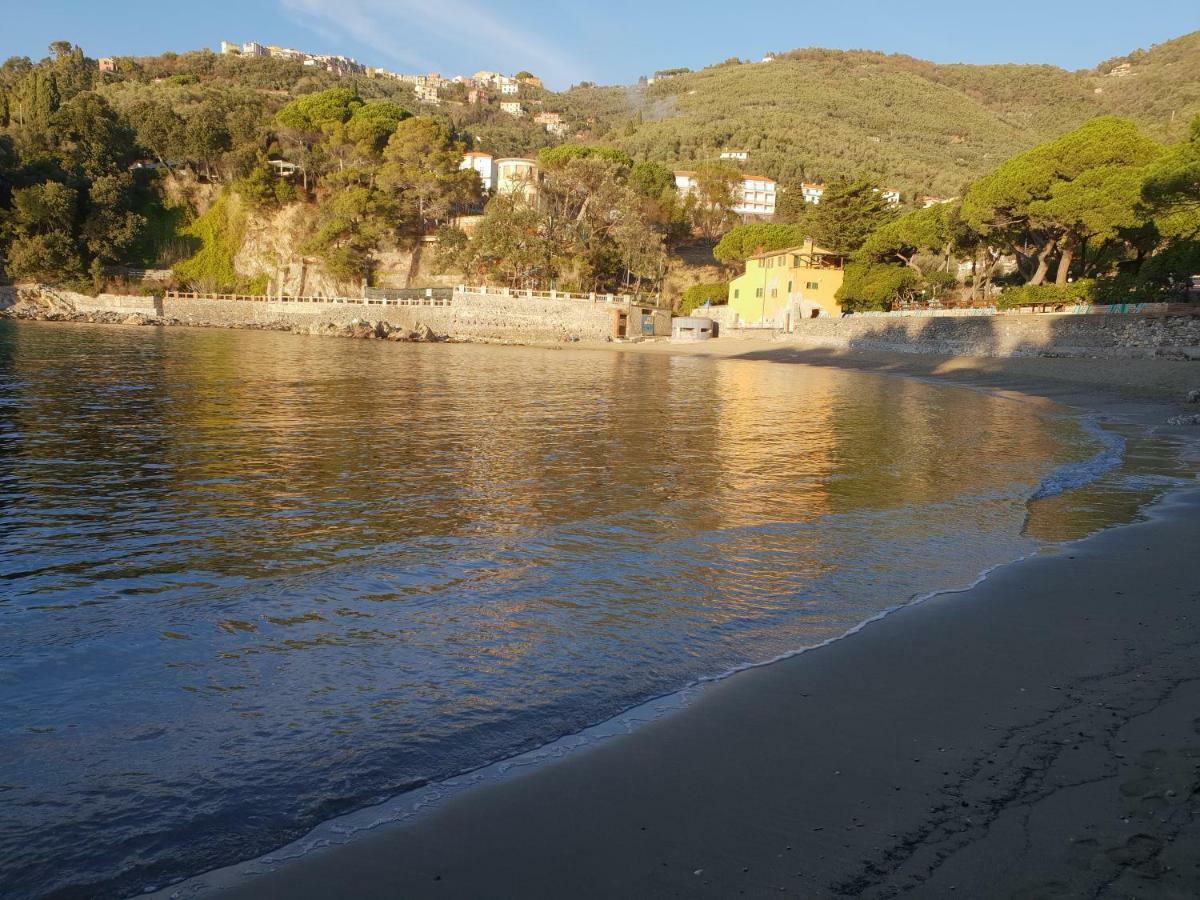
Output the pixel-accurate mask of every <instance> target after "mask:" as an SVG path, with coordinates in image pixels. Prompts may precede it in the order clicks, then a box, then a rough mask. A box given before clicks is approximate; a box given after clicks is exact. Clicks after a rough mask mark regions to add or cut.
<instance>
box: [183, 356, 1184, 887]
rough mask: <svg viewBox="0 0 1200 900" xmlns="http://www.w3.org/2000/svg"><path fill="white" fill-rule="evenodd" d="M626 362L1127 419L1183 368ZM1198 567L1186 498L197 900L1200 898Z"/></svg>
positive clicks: (1161, 411) (1065, 363)
mask: <svg viewBox="0 0 1200 900" xmlns="http://www.w3.org/2000/svg"><path fill="white" fill-rule="evenodd" d="M596 349H599V348H596ZM606 349H608V348H606ZM624 349H629V350H632V351H634V352H652V353H656V352H672V353H691V354H701V355H710V356H724V357H735V358H746V359H770V360H774V361H777V362H803V363H806V364H815V365H838V366H845V367H850V368H856V369H864V370H868V371H878V372H891V373H893V374H899V375H904V376H907V377H918V378H930V379H933V380H937V381H946V382H950V383H957V384H963V385H967V386H971V387H977V388H982V389H987V390H997V391H1001V392H1012V393H1014V394H1030V395H1036V396H1040V397H1049V398H1052V399H1055V400H1059V401H1061V402H1064V403H1067V404H1069V405H1073V406H1076V407H1077V408H1080V409H1087V410H1089V411H1097V410H1102V411H1103V412H1105V413H1106V414H1107V415H1110V416H1115V417H1118V418H1123V419H1127V420H1131V421H1142V422H1143V423H1148V424H1159V423H1162V422H1163V421H1165V417H1166V416H1167V415H1169V414H1172V413H1176V412H1180V411H1187V409H1186V407H1182V406H1180V405H1179V403H1178V401H1179V400H1180V398H1181V397H1182V395H1183V394H1184V393H1185V392H1186V389H1188V388H1191V387H1196V386H1200V367H1196V366H1194V365H1190V364H1187V363H1172V362H1159V361H1143V360H1134V361H1115V360H1100V361H1098V360H1078V359H1032V358H1031V359H1004V360H1000V359H963V358H953V359H951V358H939V357H927V356H908V355H905V354H890V353H853V354H849V353H834V352H828V351H806V350H803V349H802V348H798V347H789V346H787V345H772V344H764V345H747V344H746V343H745V342H739V341H719V342H713V343H712V344H709V345H703V346H702V347H682V348H681V347H679V346H672V345H661V344H652V345H637V346H634V347H630V348H624ZM1191 409H1192V410H1193V411H1194V410H1195V407H1192V408H1191ZM1172 430H1176V431H1178V429H1172ZM1198 548H1200V490H1194V489H1188V490H1186V491H1181V492H1177V493H1175V494H1174V495H1171V496H1170V497H1168V498H1167V499H1166V500H1164V501H1162V502H1160V503H1159V504H1157V505H1156V506H1154V507H1153V508H1152V509H1150V510H1149V511H1148V512H1147V515H1146V519H1145V520H1144V521H1141V522H1138V523H1135V524H1131V525H1126V526H1122V527H1120V528H1114V529H1110V530H1108V531H1105V532H1102V533H1100V534H1098V535H1095V536H1093V537H1091V538H1088V539H1086V540H1084V541H1080V542H1076V543H1074V544H1069V545H1067V546H1065V547H1064V548H1062V549H1061V550H1060V551H1059V552H1055V553H1053V554H1046V555H1042V556H1039V557H1035V558H1033V559H1028V560H1025V561H1022V562H1018V563H1013V564H1011V565H1008V566H1005V567H1003V568H1001V569H999V570H997V571H996V572H994V573H993V574H992V575H991V576H990V577H989V578H987V579H986V580H985V581H983V582H982V583H981V584H979V585H977V586H976V587H974V588H972V589H970V590H967V591H964V592H959V593H956V594H946V595H942V596H939V597H936V598H934V599H932V600H929V601H926V602H925V603H923V604H919V605H916V606H910V607H908V608H906V609H903V610H901V611H899V612H897V613H894V614H893V615H891V616H888V617H886V618H884V619H882V620H880V621H877V622H874V623H872V624H870V625H868V626H866V627H865V628H863V629H862V630H861V631H860V632H858V633H857V634H855V635H852V636H850V637H848V638H846V639H843V640H840V641H837V642H834V643H832V644H829V645H827V646H825V647H822V648H818V649H815V650H812V651H810V652H807V653H804V654H801V655H799V656H796V657H793V658H791V659H788V660H784V661H782V662H778V663H775V664H772V665H769V666H765V667H761V668H757V669H752V670H748V671H746V672H742V673H740V674H738V675H736V676H733V677H731V678H729V679H727V680H725V681H722V682H720V683H717V684H715V685H712V686H710V687H709V688H707V689H706V690H705V691H703V692H702V694H701V696H700V697H699V699H698V700H696V701H695V702H694V703H693V704H692V705H690V706H688V707H687V708H685V709H684V710H682V711H679V712H676V713H674V714H672V715H670V716H667V717H665V718H663V719H661V720H659V721H656V722H653V723H651V724H648V725H646V726H644V727H642V728H639V729H638V730H636V731H635V732H634V733H632V734H630V735H627V736H621V737H617V738H612V739H610V740H607V741H604V742H602V743H600V744H599V745H597V746H595V747H593V748H591V749H588V750H585V751H582V752H578V753H575V754H572V755H570V756H568V757H567V758H565V759H563V760H561V761H558V762H555V763H551V764H548V765H545V766H543V767H540V768H537V769H535V770H533V771H531V772H528V773H526V774H522V775H517V776H514V777H511V778H508V779H507V780H502V781H499V782H497V783H492V784H488V785H486V786H482V787H478V788H474V789H471V790H469V791H466V792H464V793H461V794H459V795H457V796H455V797H453V798H452V799H449V800H447V801H446V802H444V803H443V804H441V805H439V806H437V807H436V808H434V809H433V810H432V811H430V812H428V813H424V814H422V815H420V816H419V817H418V818H417V819H415V820H414V821H413V822H411V823H409V824H404V825H394V826H385V827H381V828H379V829H377V830H375V831H374V832H371V833H368V834H366V835H363V836H361V837H360V838H358V839H355V840H352V841H351V842H349V843H347V844H345V845H343V846H340V847H335V848H331V849H328V850H325V851H318V852H314V853H312V854H310V855H308V856H306V857H304V858H302V859H300V860H297V861H294V862H290V863H286V864H283V865H281V866H280V867H279V868H278V869H277V870H276V871H274V872H271V873H268V874H265V875H260V876H256V877H254V878H251V879H248V880H246V881H244V882H242V883H240V884H236V885H235V886H233V887H226V888H224V889H221V890H219V891H218V892H217V895H218V896H221V897H239V898H241V897H244V898H262V897H289V898H290V897H300V898H307V897H313V898H316V897H332V896H354V897H363V898H375V897H379V898H382V897H454V898H459V897H547V898H549V897H568V896H569V897H733V896H749V897H755V896H779V895H780V894H782V895H785V896H788V895H790V896H800V897H829V896H868V897H886V896H895V895H899V894H906V893H907V894H910V895H913V896H921V897H973V898H974V897H1012V896H1020V897H1058V896H1063V897H1079V896H1088V897H1101V896H1113V897H1127V896H1133V897H1193V896H1200V552H1198ZM169 893H171V891H165V892H164V894H169Z"/></svg>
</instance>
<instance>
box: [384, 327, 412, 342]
mask: <svg viewBox="0 0 1200 900" xmlns="http://www.w3.org/2000/svg"><path fill="white" fill-rule="evenodd" d="M387 339H388V340H389V341H392V342H393V343H400V342H402V341H407V340H408V332H406V331H403V330H401V329H396V330H395V331H393V332H392V333H391V334H389V335H388V336H387Z"/></svg>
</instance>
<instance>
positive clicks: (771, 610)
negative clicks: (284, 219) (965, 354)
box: [0, 323, 1094, 896]
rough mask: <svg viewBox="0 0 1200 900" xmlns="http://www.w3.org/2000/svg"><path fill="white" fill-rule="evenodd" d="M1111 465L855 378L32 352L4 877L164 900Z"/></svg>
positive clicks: (497, 352)
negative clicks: (182, 879) (1062, 476)
mask: <svg viewBox="0 0 1200 900" xmlns="http://www.w3.org/2000/svg"><path fill="white" fill-rule="evenodd" d="M1093 451H1094V448H1093V446H1092V442H1091V441H1090V439H1088V438H1086V437H1085V436H1084V435H1083V434H1082V433H1081V432H1080V430H1079V429H1078V427H1077V426H1076V425H1075V424H1073V423H1072V422H1070V421H1069V420H1067V419H1064V418H1061V417H1058V416H1056V415H1051V414H1049V410H1042V409H1039V408H1037V407H1036V406H1034V405H1029V404H1018V403H1013V402H1010V401H1005V400H1000V399H996V398H991V397H987V396H983V395H980V394H976V393H973V392H970V391H965V390H952V389H944V388H937V387H931V386H928V385H922V384H917V383H915V382H908V381H903V380H891V379H887V378H881V377H873V376H868V375H861V374H851V373H843V372H837V371H834V370H831V369H806V368H802V367H795V366H775V365H766V364H762V363H753V362H745V361H740V362H739V361H733V360H730V361H711V360H701V359H695V358H687V357H663V356H649V355H646V356H642V355H631V354H620V353H582V352H562V351H547V350H530V349H519V348H487V347H465V346H433V347H430V346H419V345H418V346H406V345H391V344H363V343H357V342H348V341H339V340H319V339H306V338H296V337H293V336H289V335H278V334H269V333H255V332H216V331H185V330H175V331H150V330H143V329H138V330H133V329H128V330H126V329H104V328H84V327H69V326H43V325H35V324H29V325H26V324H21V325H8V324H4V323H0V501H2V503H0V591H2V595H0V659H2V660H3V669H2V671H0V716H2V721H3V723H4V724H3V730H2V731H0V758H2V759H3V760H4V762H3V763H0V767H2V769H0V771H2V775H0V783H2V788H3V790H4V798H5V801H6V802H5V804H4V806H3V810H2V811H0V860H2V861H0V880H3V881H4V882H5V883H6V884H7V885H9V886H11V892H12V893H13V894H14V895H15V896H28V895H34V894H37V893H40V892H45V891H48V890H51V889H62V890H68V888H69V886H71V885H76V886H77V890H78V893H80V894H81V895H87V896H103V895H105V894H117V893H120V892H122V891H124V892H130V891H137V890H139V889H140V888H141V887H142V886H144V885H145V884H147V883H153V882H156V881H160V880H161V879H164V878H169V877H176V876H180V875H183V874H186V873H188V872H194V871H197V870H201V869H204V868H207V867H210V866H213V865H216V864H219V863H224V862H229V861H231V860H232V859H234V858H238V857H242V856H245V855H248V854H254V853H258V852H263V851H266V850H268V849H270V848H272V847H274V846H277V845H279V844H281V843H283V842H284V841H285V840H286V839H288V838H290V837H294V836H296V835H297V834H298V833H300V832H302V831H303V830H305V828H306V827H308V826H310V825H311V824H313V823H314V822H315V821H317V820H320V819H322V818H326V817H328V816H330V815H332V814H334V813H336V812H339V811H344V810H345V809H347V808H349V807H352V806H354V805H358V804H361V803H364V802H367V801H369V800H371V799H375V798H378V797H381V796H384V795H386V794H389V793H392V792H395V791H398V790H401V789H403V788H405V787H407V786H411V785H415V784H418V783H421V782H422V781H424V780H427V779H431V778H437V777H441V776H444V775H447V774H450V773H453V772H455V771H459V770H461V769H463V768H466V767H469V766H473V765H477V764H479V763H481V762H483V761H486V760H490V759H496V758H498V757H501V756H503V755H507V754H509V753H512V752H514V751H517V750H520V749H525V748H529V747H532V746H535V745H537V744H540V743H542V742H544V741H546V740H548V739H550V738H553V737H555V736H557V735H560V734H563V733H566V732H568V731H571V730H575V729H577V728H580V727H582V726H584V725H587V724H590V723H594V722H596V721H599V720H602V719H604V718H606V717H607V716H609V715H611V714H613V713H615V712H617V711H619V710H620V709H623V708H625V707H627V706H629V705H631V704H632V703H635V702H637V701H639V700H641V699H644V698H646V697H648V696H651V695H655V694H660V693H663V692H665V691H669V690H673V689H676V688H678V687H680V686H681V685H683V684H685V683H687V682H688V681H690V680H692V679H694V678H696V677H698V676H700V675H704V674H714V673H718V672H721V671H724V670H727V669H728V668H730V667H732V666H734V665H737V664H739V663H742V662H745V661H748V660H756V659H763V658H767V657H770V656H773V655H775V654H777V653H779V652H782V651H784V650H787V649H791V648H794V647H797V646H802V645H805V644H810V643H814V642H816V641H819V640H822V639H824V638H826V637H829V636H831V635H834V634H838V633H841V632H842V631H844V630H845V629H846V628H848V627H850V626H851V625H853V624H854V623H856V622H858V621H861V620H862V619H863V618H865V617H867V616H869V615H872V614H874V613H875V612H877V611H878V610H880V609H883V608H887V607H889V606H892V605H894V604H896V603H898V602H902V601H903V600H905V599H907V598H908V597H910V596H912V595H914V594H919V593H924V592H927V591H931V590H934V589H936V588H939V587H944V586H946V585H950V584H958V583H962V582H964V581H968V580H970V579H971V578H972V577H973V576H974V575H975V574H976V573H977V572H979V571H980V570H982V569H983V568H986V567H987V566H989V565H992V564H994V563H996V562H999V561H1002V560H1005V559H1010V558H1013V557H1015V556H1017V555H1019V554H1021V553H1023V552H1026V551H1027V550H1028V549H1030V548H1031V547H1032V546H1033V545H1034V542H1033V540H1032V539H1031V538H1030V537H1029V536H1027V535H1023V534H1022V533H1021V527H1022V523H1023V521H1024V518H1025V515H1026V509H1025V498H1026V497H1027V496H1028V495H1029V494H1030V492H1031V491H1032V489H1033V487H1034V486H1035V485H1036V484H1038V483H1039V482H1040V480H1041V479H1042V478H1043V477H1044V476H1045V475H1046V474H1047V473H1048V472H1049V471H1050V470H1051V469H1053V468H1054V467H1055V466H1056V465H1058V464H1059V463H1061V462H1063V461H1067V460H1078V459H1082V458H1084V457H1086V456H1087V455H1089V454H1090V453H1091V452H1093ZM1036 531H1037V529H1035V532H1036Z"/></svg>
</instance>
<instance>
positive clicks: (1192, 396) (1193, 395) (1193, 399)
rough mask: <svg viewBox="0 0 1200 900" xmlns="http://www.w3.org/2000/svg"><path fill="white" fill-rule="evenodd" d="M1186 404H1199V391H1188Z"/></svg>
mask: <svg viewBox="0 0 1200 900" xmlns="http://www.w3.org/2000/svg"><path fill="white" fill-rule="evenodd" d="M1187 400H1188V403H1200V390H1195V391H1188V398H1187Z"/></svg>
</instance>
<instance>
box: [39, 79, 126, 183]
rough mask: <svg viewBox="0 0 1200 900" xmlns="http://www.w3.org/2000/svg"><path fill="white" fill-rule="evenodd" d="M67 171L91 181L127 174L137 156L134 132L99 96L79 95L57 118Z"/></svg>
mask: <svg viewBox="0 0 1200 900" xmlns="http://www.w3.org/2000/svg"><path fill="white" fill-rule="evenodd" d="M51 126H52V133H53V136H54V137H53V139H54V143H55V144H56V151H57V156H58V157H59V159H60V160H61V164H62V166H63V168H64V169H65V170H67V171H69V172H75V173H78V174H80V175H82V176H84V177H87V178H96V177H98V176H100V175H103V174H106V173H110V172H114V171H124V170H125V169H126V168H128V166H129V164H130V163H131V162H132V161H133V159H134V157H135V156H136V153H135V149H134V147H135V145H134V134H133V129H131V128H130V127H129V125H128V124H127V123H126V122H125V121H124V120H123V119H121V118H120V117H119V116H118V115H117V114H116V112H115V111H114V110H113V108H112V107H111V106H109V104H108V101H106V100H105V99H104V98H103V97H101V96H100V95H99V94H94V93H92V92H90V91H88V92H86V93H81V94H77V95H76V96H75V97H74V98H73V99H72V100H71V101H70V102H68V103H66V104H64V105H63V106H62V108H60V109H59V110H58V111H57V112H56V113H55V114H54V116H53V118H52V122H51Z"/></svg>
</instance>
